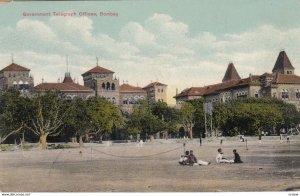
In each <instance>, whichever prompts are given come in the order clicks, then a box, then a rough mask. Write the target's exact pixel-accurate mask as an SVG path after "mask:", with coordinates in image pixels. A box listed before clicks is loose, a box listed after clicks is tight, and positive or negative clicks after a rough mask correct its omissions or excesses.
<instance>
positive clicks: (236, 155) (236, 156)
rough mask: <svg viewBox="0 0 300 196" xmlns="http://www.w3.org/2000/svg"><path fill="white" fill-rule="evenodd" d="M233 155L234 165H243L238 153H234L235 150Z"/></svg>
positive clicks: (234, 151)
mask: <svg viewBox="0 0 300 196" xmlns="http://www.w3.org/2000/svg"><path fill="white" fill-rule="evenodd" d="M233 154H234V163H243V161H242V160H241V157H240V155H239V153H237V152H236V149H234V150H233Z"/></svg>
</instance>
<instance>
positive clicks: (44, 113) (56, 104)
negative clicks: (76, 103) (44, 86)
mask: <svg viewBox="0 0 300 196" xmlns="http://www.w3.org/2000/svg"><path fill="white" fill-rule="evenodd" d="M32 101H33V114H32V121H31V124H30V125H29V126H28V128H29V129H30V130H31V131H32V132H33V133H34V134H36V135H37V136H39V137H40V144H41V147H42V149H46V148H47V137H48V136H58V135H59V134H60V132H61V131H62V129H59V128H60V127H61V125H62V124H63V122H64V118H65V116H66V113H67V112H68V110H69V108H66V107H65V106H66V104H65V101H66V100H64V99H63V98H62V97H61V96H60V95H59V94H57V93H53V92H47V93H45V94H43V95H40V94H38V95H36V96H35V97H33V99H32Z"/></svg>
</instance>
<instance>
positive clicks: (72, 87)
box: [34, 83, 94, 93]
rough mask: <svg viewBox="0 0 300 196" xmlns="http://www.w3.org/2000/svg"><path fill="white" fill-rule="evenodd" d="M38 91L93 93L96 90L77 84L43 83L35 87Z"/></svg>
mask: <svg viewBox="0 0 300 196" xmlns="http://www.w3.org/2000/svg"><path fill="white" fill-rule="evenodd" d="M34 88H35V89H36V90H38V91H61V92H78V93H93V92H94V90H93V89H91V88H88V87H85V86H81V85H79V84H76V83H42V84H39V85H37V86H35V87H34Z"/></svg>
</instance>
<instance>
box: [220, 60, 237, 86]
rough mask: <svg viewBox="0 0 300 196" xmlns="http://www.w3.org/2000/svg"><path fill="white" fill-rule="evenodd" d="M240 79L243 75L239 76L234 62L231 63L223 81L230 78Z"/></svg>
mask: <svg viewBox="0 0 300 196" xmlns="http://www.w3.org/2000/svg"><path fill="white" fill-rule="evenodd" d="M240 79H241V77H240V76H239V74H238V72H237V71H236V69H235V67H234V65H233V63H229V65H228V67H227V70H226V72H225V75H224V78H223V80H222V82H227V81H230V80H240Z"/></svg>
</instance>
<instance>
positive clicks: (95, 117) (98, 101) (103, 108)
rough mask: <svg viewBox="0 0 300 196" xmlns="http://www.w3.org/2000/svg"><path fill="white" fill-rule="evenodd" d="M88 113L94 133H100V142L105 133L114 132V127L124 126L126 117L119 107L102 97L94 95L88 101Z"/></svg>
mask: <svg viewBox="0 0 300 196" xmlns="http://www.w3.org/2000/svg"><path fill="white" fill-rule="evenodd" d="M87 114H88V116H89V119H90V126H91V127H92V129H93V133H94V134H96V135H99V139H100V142H102V137H103V135H104V134H107V133H112V128H113V127H115V128H122V127H123V126H124V125H125V118H124V117H123V115H122V112H121V111H120V109H119V108H117V107H116V106H114V105H112V104H111V103H110V102H108V101H107V100H105V99H104V98H100V97H93V98H90V99H88V101H87Z"/></svg>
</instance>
